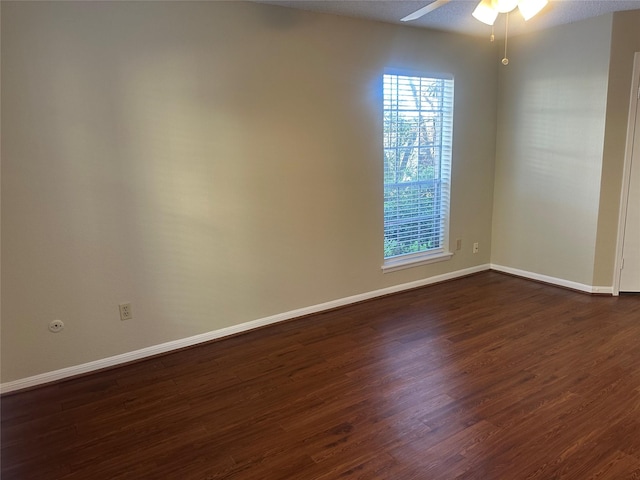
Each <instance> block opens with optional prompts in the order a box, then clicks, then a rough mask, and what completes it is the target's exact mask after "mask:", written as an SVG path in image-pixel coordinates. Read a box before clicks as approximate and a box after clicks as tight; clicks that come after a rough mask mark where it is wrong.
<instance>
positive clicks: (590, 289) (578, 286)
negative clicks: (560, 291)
mask: <svg viewBox="0 0 640 480" xmlns="http://www.w3.org/2000/svg"><path fill="white" fill-rule="evenodd" d="M491 270H495V271H497V272H504V273H509V274H511V275H515V276H517V277H523V278H528V279H530V280H536V281H538V282H544V283H550V284H551V285H557V286H559V287H564V288H570V289H571V290H578V291H580V292H586V293H591V294H595V293H597V294H609V295H613V286H611V287H597V286H593V285H586V284H584V283H577V282H572V281H570V280H564V279H562V278H556V277H549V276H547V275H542V274H539V273H534V272H527V271H526V270H519V269H517V268H511V267H504V266H502V265H496V264H494V263H492V264H491Z"/></svg>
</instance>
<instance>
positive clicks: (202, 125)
mask: <svg viewBox="0 0 640 480" xmlns="http://www.w3.org/2000/svg"><path fill="white" fill-rule="evenodd" d="M1 8H2V92H1V93H2V127H3V132H2V133H3V142H2V230H1V231H2V382H9V381H12V380H15V379H20V378H25V377H28V376H32V375H36V374H39V373H43V372H49V371H53V370H56V369H60V368H64V367H69V366H73V365H78V364H81V363H85V362H89V361H92V360H96V359H101V358H105V357H108V356H112V355H116V354H120V353H124V352H129V351H133V350H136V349H140V348H144V347H147V346H151V345H157V344H159V343H162V342H166V341H170V340H175V339H180V338H185V337H188V336H191V335H196V334H199V333H203V332H208V331H213V330H217V329H220V328H223V327H227V326H231V325H236V324H241V323H244V322H248V321H251V320H255V319H259V318H263V317H266V316H269V315H274V314H277V313H282V312H287V311H291V310H293V309H297V308H303V307H307V306H311V305H317V304H320V303H323V302H328V301H332V300H335V299H340V298H345V297H349V296H352V295H356V294H360V293H364V292H370V291H374V290H377V289H381V288H385V287H389V286H393V285H400V284H403V283H406V282H411V281H415V280H419V279H423V278H427V277H431V276H434V275H438V274H442V273H447V272H454V271H458V270H461V269H464V268H468V267H472V266H475V265H481V264H486V263H488V262H489V251H490V244H491V228H490V226H491V214H492V192H493V178H494V175H493V173H494V172H493V169H494V164H493V159H494V157H495V145H494V139H495V131H496V123H495V117H496V107H495V105H496V83H497V80H496V76H497V69H496V67H495V62H494V59H495V51H494V50H493V47H492V46H491V45H489V44H488V42H483V41H478V40H477V39H473V38H466V37H462V36H458V35H453V34H444V33H438V32H430V31H425V30H422V29H414V28H410V27H402V26H392V25H386V24H381V23H375V22H367V21H359V20H355V19H347V18H341V17H332V16H325V15H319V14H310V13H302V12H297V11H294V10H288V9H282V8H279V7H273V6H264V5H257V4H247V3H239V2H229V3H222V2H176V3H172V2H108V3H100V2H17V3H13V2H2V5H1ZM594 25H595V26H596V27H597V30H598V31H600V35H599V36H598V38H600V37H602V41H604V42H605V43H606V42H607V39H606V38H605V37H606V35H604V34H605V33H606V30H607V28H606V25H605V26H603V25H600V23H598V22H595V23H594ZM586 28H587V30H588V29H589V27H586ZM593 43H594V46H596V47H597V46H598V42H596V41H594V42H593ZM514 53H515V52H514ZM599 54H600V52H595V58H596V61H599V60H598V59H599V56H598V55H599ZM514 58H515V55H514ZM514 65H517V64H516V62H515V61H514ZM385 67H397V68H409V69H412V70H418V71H425V72H430V71H435V72H438V71H446V72H450V73H453V74H454V75H455V78H456V104H455V116H456V117H455V125H454V128H455V133H454V147H453V154H454V157H453V186H452V217H451V237H452V239H455V238H461V239H463V242H464V245H465V249H464V250H463V251H462V252H460V253H457V254H456V255H455V256H454V257H453V259H452V260H451V261H448V262H443V263H438V264H434V265H428V266H423V267H419V268H414V269H409V270H404V271H401V272H396V273H390V274H386V275H383V274H382V273H381V270H380V266H381V264H382V219H381V213H382V201H381V194H382V165H381V159H382V153H381V143H382V141H381V130H382V124H381V121H380V117H381V115H380V108H381V107H380V98H379V96H380V81H381V80H380V79H381V74H382V72H383V69H384V68H385ZM605 85H606V82H605ZM592 87H593V89H596V90H598V91H599V89H601V88H602V87H603V85H602V79H597V81H595V82H594V83H593V85H592ZM596 103H597V105H596V106H594V107H593V108H594V109H595V110H594V111H593V112H592V113H593V116H594V118H593V123H594V125H595V126H598V127H601V125H600V123H601V121H598V119H597V118H596V114H597V113H600V114H601V113H602V111H601V110H602V105H601V102H600V101H598V102H596ZM596 110H597V111H596ZM590 161H591V160H590ZM503 169H504V166H503ZM590 176H591V177H593V178H590V180H589V181H590V185H591V183H594V184H595V183H597V180H598V178H597V175H596V174H595V173H594V174H593V175H591V174H590ZM501 178H502V177H501ZM588 220H589V221H590V222H592V219H591V217H590V216H589V218H588ZM590 228H593V226H592V225H590ZM472 242H480V245H481V252H480V253H479V254H477V255H473V254H472V253H471V251H470V246H471V243H472ZM591 265H593V262H591ZM122 302H132V304H133V313H134V319H133V320H131V321H128V322H121V321H120V320H119V317H118V309H117V305H118V304H119V303H122ZM57 318H59V319H62V320H63V321H64V322H65V323H66V329H65V330H64V332H62V333H60V334H57V335H53V334H50V333H49V332H48V331H47V324H48V322H49V321H50V320H52V319H57Z"/></svg>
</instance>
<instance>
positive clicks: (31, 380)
mask: <svg viewBox="0 0 640 480" xmlns="http://www.w3.org/2000/svg"><path fill="white" fill-rule="evenodd" d="M485 270H489V265H478V266H476V267H470V268H465V269H463V270H458V271H455V272H450V273H445V274H442V275H436V276H434V277H429V278H425V279H422V280H417V281H415V282H409V283H404V284H401V285H394V286H392V287H387V288H383V289H380V290H374V291H371V292H366V293H361V294H358V295H353V296H351V297H345V298H341V299H338V300H333V301H330V302H326V303H321V304H318V305H313V306H311V307H305V308H300V309H297V310H291V311H289V312H285V313H281V314H278V315H272V316H270V317H265V318H261V319H258V320H253V321H250V322H246V323H241V324H239V325H233V326H231V327H226V328H221V329H219V330H214V331H211V332H207V333H202V334H200V335H194V336H192V337H187V338H182V339H180V340H174V341H171V342H166V343H161V344H159V345H153V346H151V347H147V348H142V349H140V350H134V351H133V352H127V353H123V354H121V355H115V356H113V357H108V358H103V359H101V360H96V361H93V362H89V363H83V364H81V365H75V366H73V367H67V368H63V369H60V370H54V371H52V372H46V373H41V374H39V375H34V376H32V377H27V378H21V379H19V380H14V381H12V382H6V383H3V384H0V393H3V394H4V393H8V392H14V391H16V390H22V389H25V388H30V387H35V386H38V385H42V384H45V383H49V382H55V381H57V380H62V379H65V378H69V377H74V376H77V375H82V374H85V373H89V372H94V371H96V370H101V369H104V368H110V367H115V366H117V365H122V364H124V363H128V362H132V361H135V360H142V359H144V358H147V357H151V356H154V355H158V354H161V353H167V352H171V351H173V350H178V349H180V348H185V347H191V346H194V345H198V344H200V343H204V342H210V341H211V340H216V339H220V338H223V337H228V336H229V335H234V334H238V333H242V332H247V331H249V330H253V329H256V328H259V327H264V326H266V325H272V324H275V323H279V322H283V321H285V320H291V319H294V318H298V317H303V316H305V315H311V314H313V313H318V312H322V311H325V310H331V309H334V308H338V307H343V306H346V305H350V304H353V303H358V302H362V301H364V300H370V299H372V298H376V297H382V296H384V295H389V294H392V293H398V292H401V291H403V290H410V289H412V288H418V287H424V286H426V285H431V284H434V283H439V282H444V281H446V280H453V279H454V278H459V277H464V276H466V275H471V274H473V273H478V272H483V271H485Z"/></svg>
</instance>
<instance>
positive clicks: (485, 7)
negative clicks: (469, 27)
mask: <svg viewBox="0 0 640 480" xmlns="http://www.w3.org/2000/svg"><path fill="white" fill-rule="evenodd" d="M493 2H494V0H482V1H481V2H480V3H479V4H478V6H477V7H476V9H475V10H474V11H473V13H472V15H473V16H474V17H475V18H476V19H477V20H480V21H481V22H482V23H486V24H487V25H493V24H494V23H495V21H496V18H498V10H496V9H495V8H494V4H493Z"/></svg>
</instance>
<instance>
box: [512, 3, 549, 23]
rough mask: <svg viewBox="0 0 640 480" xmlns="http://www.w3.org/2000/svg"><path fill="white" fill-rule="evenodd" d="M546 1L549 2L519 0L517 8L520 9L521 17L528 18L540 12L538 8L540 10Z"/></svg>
mask: <svg viewBox="0 0 640 480" xmlns="http://www.w3.org/2000/svg"><path fill="white" fill-rule="evenodd" d="M547 3H549V1H548V0H520V3H518V8H519V9H520V13H521V14H522V17H523V18H524V19H525V20H529V19H530V18H531V17H533V16H534V15H536V14H537V13H538V12H540V10H542V9H543V8H544V7H545V5H546V4H547Z"/></svg>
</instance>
